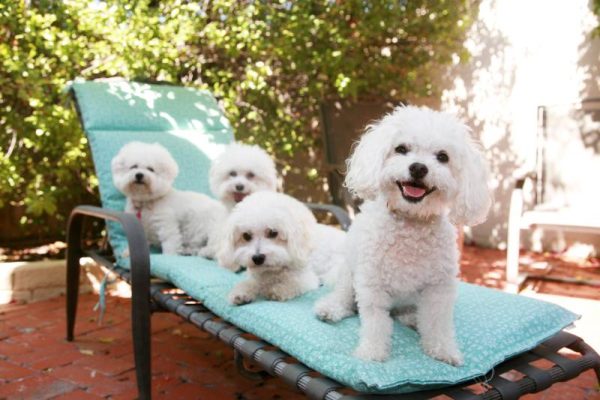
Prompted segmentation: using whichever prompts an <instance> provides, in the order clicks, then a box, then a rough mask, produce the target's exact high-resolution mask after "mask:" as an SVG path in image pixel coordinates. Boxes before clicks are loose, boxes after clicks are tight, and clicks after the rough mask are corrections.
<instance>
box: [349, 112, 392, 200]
mask: <svg viewBox="0 0 600 400" xmlns="http://www.w3.org/2000/svg"><path fill="white" fill-rule="evenodd" d="M389 138H390V135H388V134H387V131H386V126H385V125H384V123H383V120H382V121H379V122H377V123H376V124H374V125H369V126H368V127H367V131H366V132H365V133H364V134H363V135H362V137H361V138H360V140H359V141H358V143H356V144H355V146H354V149H353V151H352V155H351V156H350V158H349V159H348V160H347V161H346V166H347V171H348V172H347V173H346V180H345V185H346V187H347V188H348V189H349V190H350V192H351V193H352V194H353V195H355V196H357V197H360V198H362V199H364V200H372V199H374V198H375V197H376V196H377V192H378V189H379V184H380V182H379V179H380V176H381V170H382V168H383V163H384V161H385V157H386V156H387V154H388V151H389V146H390V144H389V141H390V139H389Z"/></svg>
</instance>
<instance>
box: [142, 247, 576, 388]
mask: <svg viewBox="0 0 600 400" xmlns="http://www.w3.org/2000/svg"><path fill="white" fill-rule="evenodd" d="M152 265H153V266H154V268H157V269H158V270H160V272H161V274H162V275H163V276H164V277H165V278H168V279H169V280H170V281H172V282H173V283H174V284H175V285H176V286H177V287H179V288H181V289H183V290H185V291H186V292H187V293H188V294H190V295H192V296H193V297H195V298H197V299H198V300H201V301H202V302H203V303H204V304H205V305H206V306H207V307H208V308H209V309H210V310H212V311H213V312H214V313H215V314H217V315H218V316H220V317H222V318H224V319H226V320H228V321H230V322H231V323H233V324H235V325H237V326H239V327H240V328H242V329H244V330H246V331H248V332H250V333H252V334H254V335H256V336H258V337H260V338H262V339H264V340H266V341H268V342H270V343H272V344H273V345H275V346H278V347H280V348H281V349H283V350H284V351H285V352H287V353H289V354H290V355H292V356H294V357H295V358H297V359H298V360H300V361H301V362H303V363H304V364H306V365H307V366H309V367H310V368H313V369H315V370H316V371H319V372H320V373H322V374H324V375H326V376H328V377H330V378H332V379H335V380H337V381H339V382H341V383H343V384H344V385H348V386H350V387H352V388H354V389H356V390H359V391H365V392H385V393H404V392H410V391H416V390H423V389H432V388H434V387H437V386H446V385H451V384H455V383H458V382H461V381H465V380H468V379H471V378H474V377H477V376H481V375H484V374H485V373H486V372H488V371H489V370H490V369H492V368H493V367H494V366H495V365H497V364H498V363H500V362H502V361H503V360H505V359H507V358H509V357H511V356H513V355H516V354H519V353H522V352H524V351H526V350H529V349H531V348H533V347H535V346H536V345H537V344H538V343H540V342H542V341H543V340H545V339H547V338H549V337H550V336H552V335H554V334H555V333H556V332H558V331H560V330H561V329H563V328H564V327H566V326H568V325H570V324H571V323H572V322H573V321H575V320H576V319H577V318H578V316H577V315H575V314H573V313H571V312H570V311H567V310H565V309H563V308H561V307H559V306H556V305H554V304H551V303H546V302H543V301H539V300H535V299H531V298H527V297H523V296H517V295H510V294H507V293H503V292H500V291H498V290H493V289H488V288H484V287H480V286H475V285H470V284H466V283H461V284H460V286H459V292H458V300H457V303H456V311H455V324H456V334H457V340H458V343H459V346H460V348H461V350H462V352H463V354H464V358H465V363H464V365H463V366H461V367H453V366H450V365H448V364H444V363H442V362H439V361H436V360H434V359H432V358H430V357H428V356H426V355H425V354H424V353H423V351H422V350H421V347H420V345H419V335H418V334H417V333H416V332H415V331H413V330H412V329H409V328H406V327H404V326H402V325H401V324H400V323H395V326H394V336H393V353H392V357H391V359H390V360H389V361H387V362H385V363H376V362H363V361H360V360H358V359H356V358H354V357H353V356H352V351H353V350H354V348H355V347H356V345H357V342H358V328H359V320H358V318H357V317H352V318H348V319H346V320H344V321H342V322H340V323H337V324H328V323H324V322H321V321H319V320H318V319H317V318H315V316H314V313H313V305H314V302H315V300H316V299H317V298H319V297H320V296H322V295H323V294H324V293H325V292H326V291H327V289H326V288H321V289H319V290H317V291H314V292H311V293H308V294H306V295H304V296H302V297H299V298H296V299H294V300H291V301H288V302H273V301H265V300H261V301H257V302H255V303H252V304H247V305H244V306H238V307H234V306H231V305H230V304H229V303H228V301H227V295H228V293H229V291H230V290H231V288H232V287H233V286H234V285H235V284H236V283H237V282H239V281H240V280H242V279H245V278H244V276H243V274H234V273H232V272H230V271H228V270H225V269H223V268H220V267H219V266H217V265H216V264H215V263H214V262H212V261H209V260H204V259H200V258H196V257H178V256H165V255H154V256H152Z"/></svg>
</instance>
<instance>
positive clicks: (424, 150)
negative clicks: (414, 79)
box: [315, 107, 491, 365]
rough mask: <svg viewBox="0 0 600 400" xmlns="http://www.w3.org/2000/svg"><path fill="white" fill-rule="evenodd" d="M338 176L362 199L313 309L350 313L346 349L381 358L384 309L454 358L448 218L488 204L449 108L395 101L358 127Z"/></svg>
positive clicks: (471, 217)
mask: <svg viewBox="0 0 600 400" xmlns="http://www.w3.org/2000/svg"><path fill="white" fill-rule="evenodd" d="M346 185H347V186H348V188H349V189H350V190H351V191H352V192H353V193H354V194H355V195H357V196H359V197H362V198H363V199H365V200H366V202H365V203H364V205H363V206H362V207H361V211H362V212H361V213H360V214H359V215H358V216H357V218H356V219H355V221H354V223H353V225H352V226H351V228H350V231H349V233H348V246H347V260H348V261H347V262H348V267H350V268H348V269H347V270H346V271H344V273H342V274H340V277H339V283H338V285H337V286H336V287H335V289H334V291H333V292H332V293H330V294H329V295H328V296H326V297H325V298H323V299H321V301H319V302H318V303H317V305H316V308H315V310H316V313H317V316H318V317H319V318H321V319H323V320H330V321H338V320H340V319H342V318H344V317H346V316H348V315H351V314H353V313H354V310H355V308H354V307H355V304H356V306H357V307H358V312H359V315H360V321H361V328H360V341H359V344H358V347H357V348H356V350H355V355H356V356H357V357H359V358H361V359H364V360H373V361H384V360H386V359H387V358H388V357H389V354H390V351H391V337H392V330H393V319H392V314H394V315H396V316H397V317H398V318H399V319H400V320H401V321H402V322H404V323H406V324H408V325H411V326H415V327H416V328H417V330H418V332H419V333H420V335H421V345H422V347H423V350H424V351H425V353H427V354H428V355H430V356H431V357H433V358H435V359H438V360H441V361H443V362H446V363H449V364H453V365H461V364H462V355H461V352H460V350H459V348H458V346H457V344H456V340H455V333H454V323H453V310H454V301H455V297H456V285H457V274H458V271H459V264H458V263H459V254H458V250H457V246H456V228H455V226H454V225H453V223H455V224H466V225H474V224H477V223H480V222H482V221H483V220H484V219H485V217H486V215H487V212H488V210H489V208H490V205H491V195H490V191H489V189H488V186H487V168H486V165H485V162H484V160H483V157H482V155H481V153H480V151H479V149H478V147H477V146H476V145H475V143H474V142H473V141H472V139H471V137H470V133H469V130H468V128H467V127H466V126H464V125H463V124H462V123H461V122H460V121H458V120H457V119H456V118H455V117H453V116H451V115H448V114H444V113H441V112H436V111H433V110H430V109H427V108H417V107H398V108H396V109H395V110H394V112H392V113H391V114H389V115H387V116H385V117H384V118H383V119H381V120H380V121H379V122H377V123H376V124H374V125H372V126H370V127H369V128H368V130H367V132H366V133H365V134H364V135H363V136H362V138H361V139H360V142H359V143H358V145H357V146H356V148H355V150H354V152H353V154H352V156H351V158H350V159H349V162H348V174H347V176H346Z"/></svg>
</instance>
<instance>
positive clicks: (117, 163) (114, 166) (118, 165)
mask: <svg viewBox="0 0 600 400" xmlns="http://www.w3.org/2000/svg"><path fill="white" fill-rule="evenodd" d="M135 143H137V142H130V143H128V144H126V145H125V146H123V147H121V149H120V150H119V152H118V153H117V154H116V155H115V156H114V157H113V159H112V160H111V162H110V169H111V171H112V174H113V177H114V176H115V174H117V173H119V172H121V171H123V170H125V169H127V165H126V162H125V160H126V157H125V153H126V152H127V148H129V147H130V145H131V144H133V145H135Z"/></svg>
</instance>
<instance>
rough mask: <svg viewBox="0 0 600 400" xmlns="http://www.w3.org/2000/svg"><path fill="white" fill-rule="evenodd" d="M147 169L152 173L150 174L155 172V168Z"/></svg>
mask: <svg viewBox="0 0 600 400" xmlns="http://www.w3.org/2000/svg"><path fill="white" fill-rule="evenodd" d="M146 169H147V170H148V171H150V172H154V168H152V167H148V168H146Z"/></svg>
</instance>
